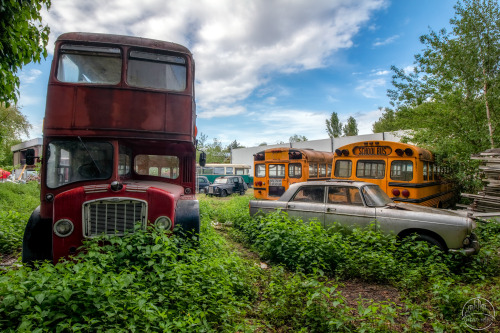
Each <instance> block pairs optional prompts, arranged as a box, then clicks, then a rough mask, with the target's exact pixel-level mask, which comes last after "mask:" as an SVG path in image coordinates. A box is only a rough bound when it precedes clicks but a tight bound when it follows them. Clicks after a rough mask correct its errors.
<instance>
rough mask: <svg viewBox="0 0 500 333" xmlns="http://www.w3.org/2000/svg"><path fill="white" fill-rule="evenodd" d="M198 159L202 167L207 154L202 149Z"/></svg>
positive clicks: (205, 162) (205, 161)
mask: <svg viewBox="0 0 500 333" xmlns="http://www.w3.org/2000/svg"><path fill="white" fill-rule="evenodd" d="M199 161H200V166H202V167H204V166H205V165H206V164H207V154H206V153H205V152H204V151H202V152H201V153H200V160H199Z"/></svg>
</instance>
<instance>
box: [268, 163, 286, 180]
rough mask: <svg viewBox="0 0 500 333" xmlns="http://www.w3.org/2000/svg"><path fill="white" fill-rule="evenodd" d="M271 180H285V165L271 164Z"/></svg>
mask: <svg viewBox="0 0 500 333" xmlns="http://www.w3.org/2000/svg"><path fill="white" fill-rule="evenodd" d="M269 178H285V165H284V164H269Z"/></svg>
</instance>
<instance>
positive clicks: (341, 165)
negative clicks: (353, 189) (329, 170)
mask: <svg viewBox="0 0 500 333" xmlns="http://www.w3.org/2000/svg"><path fill="white" fill-rule="evenodd" d="M351 175H352V161H349V160H340V161H336V162H335V174H334V176H335V177H338V178H350V177H351Z"/></svg>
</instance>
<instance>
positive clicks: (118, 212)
mask: <svg viewBox="0 0 500 333" xmlns="http://www.w3.org/2000/svg"><path fill="white" fill-rule="evenodd" d="M146 221H147V203H146V202H145V201H142V200H135V199H129V198H112V199H106V200H94V201H88V202H85V203H84V204H83V233H84V236H85V237H92V236H98V235H102V234H106V235H123V234H125V233H126V232H129V233H132V232H134V225H135V224H136V223H140V224H141V227H143V228H144V227H145V226H146Z"/></svg>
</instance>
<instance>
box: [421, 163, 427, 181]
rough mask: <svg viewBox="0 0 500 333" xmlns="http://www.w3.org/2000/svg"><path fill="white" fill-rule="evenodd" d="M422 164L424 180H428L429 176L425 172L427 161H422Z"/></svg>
mask: <svg viewBox="0 0 500 333" xmlns="http://www.w3.org/2000/svg"><path fill="white" fill-rule="evenodd" d="M422 164H423V166H424V170H423V174H424V180H429V176H428V173H427V164H428V163H427V162H424V163H422Z"/></svg>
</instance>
